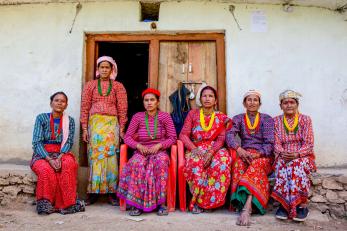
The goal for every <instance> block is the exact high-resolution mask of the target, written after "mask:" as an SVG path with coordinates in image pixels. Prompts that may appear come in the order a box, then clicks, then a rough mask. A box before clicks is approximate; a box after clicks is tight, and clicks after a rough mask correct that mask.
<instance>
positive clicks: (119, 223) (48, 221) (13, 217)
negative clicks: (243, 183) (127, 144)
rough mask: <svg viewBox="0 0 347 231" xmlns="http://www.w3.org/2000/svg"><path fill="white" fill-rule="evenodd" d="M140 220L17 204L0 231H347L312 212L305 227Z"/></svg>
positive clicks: (256, 220)
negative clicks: (40, 209) (55, 211)
mask: <svg viewBox="0 0 347 231" xmlns="http://www.w3.org/2000/svg"><path fill="white" fill-rule="evenodd" d="M139 218H142V219H143V220H141V221H134V220H131V217H129V216H128V215H127V213H125V212H121V211H119V209H118V208H117V207H112V206H111V205H108V204H107V203H103V202H100V203H97V204H95V205H92V206H89V207H87V210H86V212H83V213H76V214H72V215H60V214H51V215H49V216H40V215H37V214H36V212H35V206H33V205H29V204H15V205H12V206H11V207H7V208H4V207H1V208H0V230H16V231H19V230H30V231H31V230H49V231H51V230H85V231H88V230H90V231H97V230H134V231H135V230H141V231H146V230H179V231H183V230H211V231H219V230H220V231H225V230H249V231H253V230H274V231H275V230H276V231H279V230H280V231H287V230H288V231H302V230H347V220H329V219H328V217H327V216H326V215H324V214H321V213H320V212H318V211H311V214H310V217H309V219H308V220H307V221H306V222H304V223H296V222H292V221H278V220H276V219H275V218H274V215H273V212H272V213H268V214H267V215H265V216H254V217H253V218H252V225H251V226H250V227H239V226H236V225H235V222H236V219H237V213H232V212H229V211H227V210H217V211H214V212H212V213H204V214H199V215H193V214H190V213H183V212H180V211H176V212H173V213H170V214H169V216H167V217H158V216H157V215H156V213H149V214H144V215H141V216H140V217H139Z"/></svg>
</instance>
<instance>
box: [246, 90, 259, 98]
mask: <svg viewBox="0 0 347 231" xmlns="http://www.w3.org/2000/svg"><path fill="white" fill-rule="evenodd" d="M250 95H256V96H258V97H259V100H261V94H260V92H259V91H256V90H249V91H247V92H246V93H245V94H244V95H243V100H245V99H246V97H248V96H250Z"/></svg>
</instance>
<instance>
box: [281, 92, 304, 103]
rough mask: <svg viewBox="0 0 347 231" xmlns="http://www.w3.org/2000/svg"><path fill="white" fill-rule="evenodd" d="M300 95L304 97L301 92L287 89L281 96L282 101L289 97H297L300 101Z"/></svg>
mask: <svg viewBox="0 0 347 231" xmlns="http://www.w3.org/2000/svg"><path fill="white" fill-rule="evenodd" d="M300 97H302V95H301V94H300V93H299V92H295V91H293V90H285V91H284V92H282V93H281V94H280V96H279V98H280V102H282V100H284V99H287V98H292V99H296V100H297V101H299V98H300Z"/></svg>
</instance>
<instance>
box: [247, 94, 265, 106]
mask: <svg viewBox="0 0 347 231" xmlns="http://www.w3.org/2000/svg"><path fill="white" fill-rule="evenodd" d="M248 96H249V95H248ZM248 96H246V97H245V98H244V99H243V103H245V102H246V99H247V98H248ZM257 97H258V99H259V105H261V99H260V97H259V96H257Z"/></svg>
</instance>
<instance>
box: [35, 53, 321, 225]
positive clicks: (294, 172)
mask: <svg viewBox="0 0 347 231" xmlns="http://www.w3.org/2000/svg"><path fill="white" fill-rule="evenodd" d="M116 76H117V65H116V63H115V61H114V60H113V58H111V57H108V56H103V57H100V58H99V59H98V60H97V72H96V77H97V78H96V79H95V80H92V81H90V82H88V83H86V85H85V87H84V90H83V95H82V103H81V119H80V121H81V124H82V129H83V140H84V141H85V142H87V143H88V160H89V184H88V189H87V192H88V199H87V200H86V201H85V202H84V201H82V200H79V199H78V198H77V195H76V185H77V179H76V178H77V162H76V160H75V157H74V155H73V154H72V153H71V148H72V145H73V140H74V132H75V123H74V120H73V118H71V117H69V116H68V115H67V114H66V113H65V112H64V110H65V109H66V107H67V105H68V97H67V96H66V95H65V93H63V92H57V93H55V94H54V95H52V96H51V101H50V106H51V108H52V111H51V112H50V113H42V114H40V115H38V116H37V118H36V122H35V127H34V133H33V150H34V154H33V158H32V162H31V167H32V169H33V171H34V172H35V173H36V174H37V176H38V182H37V189H36V199H37V212H38V213H39V214H50V213H53V212H59V213H62V214H67V213H75V212H79V211H84V210H85V205H88V204H92V203H94V202H95V201H96V200H97V198H98V196H99V195H100V194H106V195H108V200H109V203H110V204H112V205H118V204H119V201H118V198H121V199H124V200H125V201H126V203H127V205H129V206H130V212H129V215H132V216H138V215H140V214H141V213H143V212H150V211H153V210H157V214H158V215H160V216H161V215H167V214H168V210H167V207H166V206H165V203H166V194H167V192H166V188H167V180H168V168H169V157H168V152H167V150H168V149H169V148H170V147H171V146H172V145H173V144H175V143H176V140H177V135H176V131H175V126H174V124H173V122H172V119H171V117H170V115H169V114H168V113H166V112H162V111H160V110H159V107H158V106H159V102H160V92H159V91H158V90H155V89H151V88H149V89H146V90H145V91H143V93H142V99H143V105H144V108H145V111H144V112H138V113H137V114H135V115H134V116H133V117H132V119H131V121H130V124H129V126H128V128H127V130H126V131H125V127H126V123H127V95H126V90H125V88H124V86H123V85H122V84H121V83H119V82H117V81H115V78H116ZM200 92H201V93H200V102H201V105H202V106H201V108H199V109H194V110H191V111H190V112H189V113H188V115H187V117H186V119H185V122H184V126H183V129H182V131H181V132H180V134H179V139H180V140H181V141H182V142H183V144H184V146H185V148H186V153H185V159H186V161H185V167H184V175H185V177H186V179H187V182H188V185H189V188H190V192H191V194H192V199H191V201H190V204H189V209H190V211H191V212H192V213H193V214H199V213H202V212H208V211H211V210H212V209H215V208H218V207H220V206H223V205H224V204H225V200H226V194H227V192H228V189H229V186H230V184H231V205H232V207H233V208H235V209H237V210H239V211H240V216H239V218H238V221H237V224H239V225H249V224H250V216H251V214H252V213H260V214H264V213H265V211H266V205H267V203H268V201H269V198H270V196H271V197H272V198H273V199H275V200H276V201H278V202H279V203H280V207H279V208H278V210H277V212H276V217H277V218H279V219H293V220H296V221H303V220H305V219H306V217H307V215H308V209H307V203H308V192H309V188H310V181H309V175H310V173H311V172H312V171H314V170H315V164H314V152H313V132H312V123H311V119H310V117H308V116H306V115H303V114H301V113H299V111H298V106H299V97H300V96H301V95H300V94H299V93H296V92H294V91H291V90H287V91H285V92H283V93H281V94H280V107H281V109H282V111H283V114H282V115H280V116H277V117H275V118H271V117H270V116H269V115H267V114H264V113H260V112H259V108H260V106H261V94H260V93H259V92H257V91H254V90H250V91H248V92H247V93H246V94H245V95H244V97H243V105H244V107H245V109H246V112H245V113H243V114H239V115H236V116H234V117H233V118H232V119H229V118H228V117H227V116H226V115H225V114H223V113H222V112H219V111H217V110H216V105H217V100H218V96H217V92H216V90H215V89H214V88H212V87H210V86H205V87H204V88H203V89H202V90H201V91H200ZM237 137H239V139H238V138H237ZM120 139H122V140H123V141H124V143H125V144H127V145H128V146H129V147H130V148H132V149H134V150H135V151H134V154H133V156H132V157H131V158H130V160H129V161H128V162H127V164H126V165H125V167H124V168H123V170H122V172H121V173H119V174H118V163H117V157H116V150H117V149H118V148H119V143H120ZM239 140H240V142H239ZM231 149H233V150H235V151H236V153H237V155H236V156H235V157H234V158H232V155H231V153H230V150H231ZM272 170H274V171H275V179H276V182H275V186H274V188H273V189H272V190H271V188H270V185H269V181H268V175H269V174H270V173H271V172H272ZM271 191H272V192H271Z"/></svg>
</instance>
